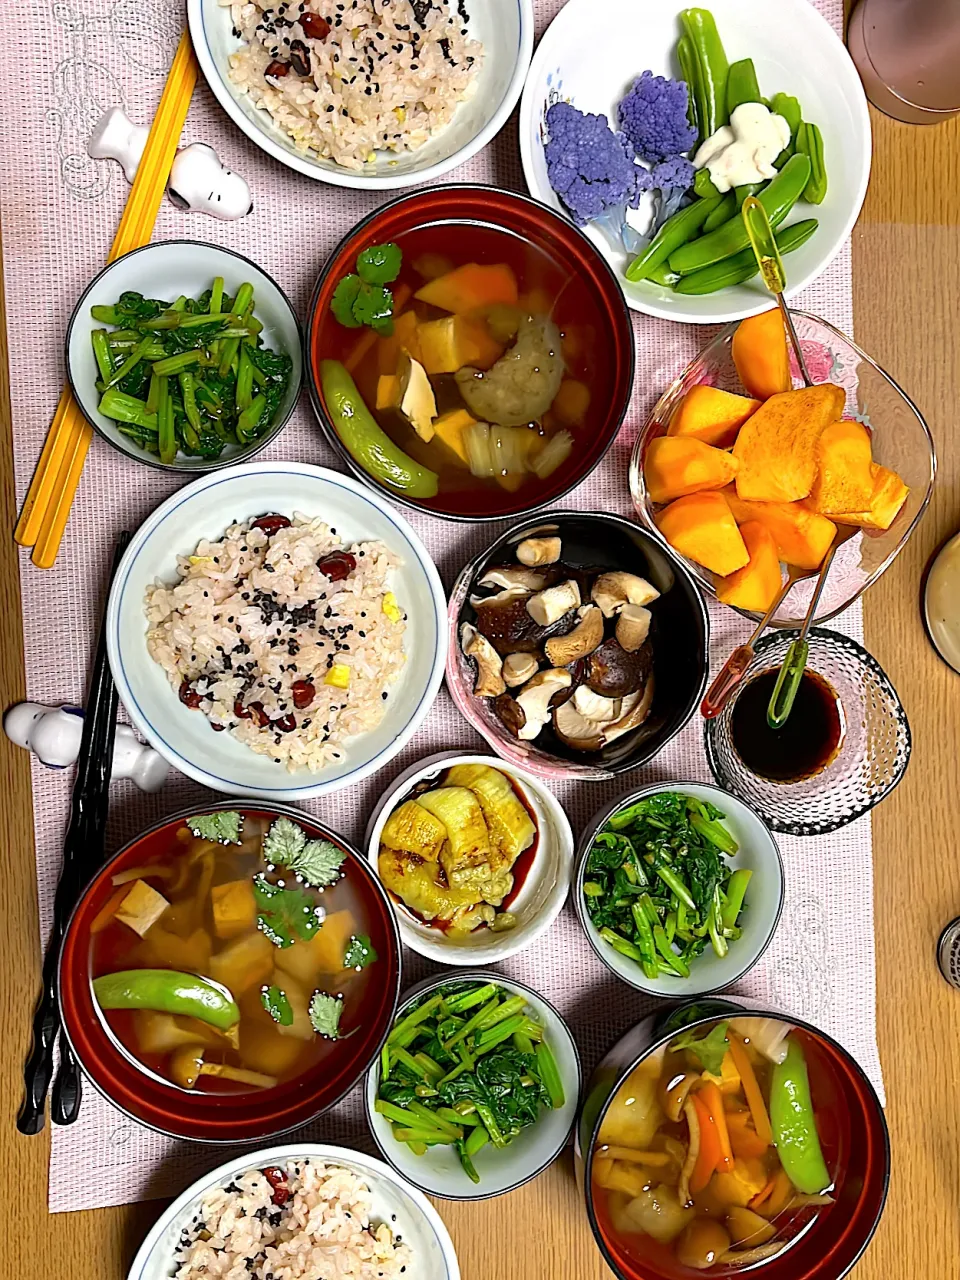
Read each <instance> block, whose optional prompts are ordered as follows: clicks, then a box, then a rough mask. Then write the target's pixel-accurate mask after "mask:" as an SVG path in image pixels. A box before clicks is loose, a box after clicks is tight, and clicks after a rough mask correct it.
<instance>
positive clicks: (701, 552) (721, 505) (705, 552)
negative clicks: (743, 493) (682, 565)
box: [657, 492, 750, 577]
mask: <svg viewBox="0 0 960 1280" xmlns="http://www.w3.org/2000/svg"><path fill="white" fill-rule="evenodd" d="M657 527H658V528H659V530H660V532H661V533H662V534H663V536H664V537H665V538H666V540H667V542H669V543H670V545H671V547H673V549H674V550H675V551H679V552H680V554H681V555H682V556H687V557H688V558H689V559H690V560H695V561H696V562H697V564H702V565H703V567H704V568H705V569H712V570H713V572H714V573H717V574H719V575H720V576H721V577H726V576H727V575H728V574H731V573H734V572H735V571H736V570H737V569H742V568H743V566H744V565H745V564H746V563H747V562H748V561H749V559H750V555H749V552H748V551H747V548H746V545H745V543H744V541H743V538H742V537H741V536H740V530H739V529H738V528H737V522H736V521H735V520H734V518H733V516H732V515H731V513H730V507H729V505H728V503H727V500H726V498H725V497H724V496H723V494H722V493H709V492H708V493H692V494H690V495H689V496H688V497H686V498H677V500H676V501H675V502H671V503H670V505H669V506H668V507H664V509H663V510H662V511H661V512H660V513H659V515H658V516H657Z"/></svg>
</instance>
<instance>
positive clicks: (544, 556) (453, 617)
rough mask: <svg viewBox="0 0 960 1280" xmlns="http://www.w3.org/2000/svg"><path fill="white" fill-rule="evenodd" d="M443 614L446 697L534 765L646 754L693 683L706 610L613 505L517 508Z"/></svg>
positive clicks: (689, 705)
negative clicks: (607, 509)
mask: <svg viewBox="0 0 960 1280" xmlns="http://www.w3.org/2000/svg"><path fill="white" fill-rule="evenodd" d="M448 618H449V625H450V650H449V655H448V659H447V685H448V687H449V689H450V692H451V694H452V696H453V699H454V701H455V702H456V704H457V707H458V708H459V710H460V711H461V713H462V714H463V715H464V716H465V718H466V719H467V720H468V721H469V722H470V724H472V725H473V727H474V728H475V729H477V730H478V732H480V733H481V734H482V735H483V736H484V737H485V738H486V740H487V741H488V742H489V743H490V745H491V746H492V747H493V749H494V750H495V751H496V752H497V754H498V755H499V756H500V757H501V758H502V759H504V760H509V761H512V762H514V763H519V764H523V765H525V766H526V767H527V768H529V769H532V770H533V771H534V772H536V773H539V774H540V775H541V776H547V777H550V776H553V777H558V778H559V777H582V778H609V777H613V776H614V775H616V774H619V773H623V772H625V771H626V770H627V769H633V768H636V767H637V766H639V765H642V764H645V763H646V762H647V761H648V760H650V759H652V758H653V757H654V756H655V755H656V754H657V753H658V752H659V751H660V750H662V748H663V747H664V746H665V745H666V744H667V742H669V741H670V739H671V738H673V737H674V736H675V735H676V734H677V733H679V731H680V730H681V729H682V728H683V726H684V725H685V724H686V723H687V721H688V720H689V719H690V717H691V715H692V714H693V712H694V711H695V709H696V706H697V704H698V702H699V700H700V698H701V696H702V694H703V689H704V685H705V683H706V674H707V651H708V644H707V642H708V634H709V622H708V620H707V613H706V609H705V607H704V604H703V601H702V599H701V597H700V594H699V592H698V590H697V587H696V584H695V582H694V580H693V577H692V576H691V574H690V573H689V572H688V571H687V569H686V568H685V567H684V566H682V565H680V564H679V563H678V562H677V561H676V560H675V559H674V558H673V557H672V556H671V555H670V553H669V552H667V551H665V550H664V548H663V546H662V544H661V543H659V542H658V541H656V540H655V539H654V538H652V537H651V536H650V535H649V534H648V533H646V532H645V531H644V530H643V529H641V528H640V527H639V526H638V525H636V524H633V523H631V522H630V521H628V520H624V519H622V518H621V517H620V516H615V515H608V514H606V513H604V512H575V511H553V512H548V513H545V514H541V515H538V516H535V517H531V518H530V519H528V520H526V521H524V522H523V523H521V524H520V525H519V526H517V527H515V528H514V529H512V530H511V531H510V532H509V533H507V534H505V535H504V536H503V537H502V538H500V539H499V540H498V541H497V542H495V543H494V544H493V545H492V546H491V547H489V548H488V549H487V550H486V551H484V552H482V553H481V554H480V555H479V556H478V557H476V558H475V559H474V560H473V561H471V563H470V564H468V565H467V566H466V567H465V568H464V569H463V571H462V572H461V574H460V577H459V578H458V580H457V583H456V585H455V586H454V589H453V593H452V595H451V598H450V607H449V611H448Z"/></svg>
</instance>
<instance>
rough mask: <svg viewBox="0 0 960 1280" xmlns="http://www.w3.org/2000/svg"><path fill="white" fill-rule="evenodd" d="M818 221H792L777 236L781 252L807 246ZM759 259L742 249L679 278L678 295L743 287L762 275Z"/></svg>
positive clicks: (749, 250)
mask: <svg viewBox="0 0 960 1280" xmlns="http://www.w3.org/2000/svg"><path fill="white" fill-rule="evenodd" d="M819 225H820V224H819V222H818V221H817V220H816V218H805V219H804V220H803V221H802V222H792V223H791V224H790V226H789V227H784V228H783V229H782V230H781V231H778V232H777V233H776V235H775V237H774V239H775V240H776V242H777V248H778V249H779V250H780V252H781V253H791V252H792V251H793V250H794V249H799V248H800V246H801V245H802V244H806V243H807V241H808V240H809V239H810V237H811V236H812V235H813V233H814V232H815V231H816V229H817V227H819ZM759 270H760V268H759V267H758V266H757V257H756V254H755V253H754V252H753V250H752V249H741V251H740V252H739V253H735V254H734V255H733V256H732V257H730V258H724V259H723V261H722V262H714V263H713V264H712V265H711V266H709V267H704V268H703V269H702V270H701V271H694V272H693V273H692V274H691V275H689V276H680V277H679V280H678V281H677V283H675V284H674V285H673V288H674V290H675V291H676V292H677V293H683V294H687V295H691V294H693V295H697V294H704V293H716V292H717V290H718V289H728V288H730V287H731V286H732V285H735V284H744V283H745V282H746V281H747V280H752V279H753V277H754V276H755V275H756V274H757V273H758V272H759Z"/></svg>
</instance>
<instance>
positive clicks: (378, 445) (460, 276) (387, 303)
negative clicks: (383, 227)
mask: <svg viewBox="0 0 960 1280" xmlns="http://www.w3.org/2000/svg"><path fill="white" fill-rule="evenodd" d="M385 277H386V279H385ZM331 309H332V312H333V314H332V316H328V317H327V318H326V320H325V322H324V324H323V328H322V331H321V336H320V339H319V349H318V351H317V355H318V356H319V357H320V365H321V383H322V388H323V394H324V401H325V404H326V407H327V411H328V413H329V415H330V418H331V420H332V422H333V424H334V427H335V429H336V430H337V432H338V434H339V436H340V438H341V440H342V441H343V443H344V444H345V445H346V447H347V448H348V450H349V452H350V453H351V454H352V455H353V457H354V458H355V460H356V461H358V462H359V463H360V465H361V466H363V467H364V468H365V469H366V470H367V471H369V472H370V473H371V474H373V475H375V476H376V477H377V478H378V479H380V480H382V481H384V482H385V483H387V484H389V485H391V486H392V487H394V488H396V489H397V490H398V491H399V492H401V493H403V494H405V495H406V496H408V497H411V498H414V499H418V500H421V501H423V502H424V503H425V505H426V506H427V507H429V506H430V505H431V501H432V500H433V499H435V498H437V495H438V494H439V495H440V499H439V501H441V502H442V503H443V505H444V506H445V507H450V506H452V507H453V508H454V509H455V510H456V511H457V512H458V513H462V514H465V515H469V514H473V513H480V514H484V515H489V514H494V513H496V511H497V510H498V509H503V510H508V509H515V508H516V500H517V497H518V496H520V497H522V499H523V503H524V505H525V506H535V505H537V504H538V503H540V502H542V501H544V500H545V498H546V497H547V496H549V495H550V494H553V493H557V492H559V491H560V490H561V489H562V488H563V487H564V486H565V484H566V483H568V482H569V481H571V480H572V479H573V478H574V476H575V475H576V474H577V473H578V472H579V471H580V469H581V468H582V467H583V465H584V463H585V462H586V461H587V460H588V458H591V459H595V458H596V456H597V449H598V447H602V443H601V442H600V440H599V437H600V434H601V428H602V427H603V425H604V411H605V408H606V406H605V404H604V399H603V393H604V391H605V390H609V388H610V386H611V384H612V381H613V363H612V357H611V354H610V352H609V350H608V347H607V344H606V343H605V342H604V340H603V335H604V333H605V332H606V328H605V323H604V320H603V317H602V316H601V314H600V312H599V309H598V305H597V301H596V299H595V297H594V295H593V293H592V292H591V291H590V289H588V287H587V286H586V284H585V283H584V281H583V280H582V279H581V278H579V277H578V275H577V274H576V273H575V272H572V271H569V270H567V269H566V268H564V267H562V266H561V265H560V263H559V262H557V261H556V260H554V259H553V258H552V257H551V256H550V255H549V254H548V253H546V252H545V251H544V250H543V249H542V248H540V247H538V246H536V245H534V244H531V243H530V242H528V241H527V240H525V239H523V238H521V237H520V236H517V235H515V234H513V233H511V232H508V231H505V230H503V229H499V228H495V227H491V226H484V225H479V224H475V223H457V222H450V223H439V224H433V225H431V226H426V227H419V228H416V229H414V230H412V231H408V232H405V233H404V234H402V235H400V236H398V237H397V241H396V244H393V243H391V244H387V245H375V246H372V247H371V248H370V249H367V250H364V252H362V253H361V254H360V255H359V257H358V259H357V272H356V273H350V274H348V275H346V276H344V277H343V278H342V279H341V281H340V283H339V285H338V288H337V290H336V293H335V294H334V296H333V300H332V303H331ZM358 401H359V402H360V403H359V405H358ZM358 408H359V412H358ZM370 415H372V419H373V420H375V421H373V420H371V419H370ZM362 422H366V430H364V429H363V428H362V425H361V424H362ZM371 428H372V430H371Z"/></svg>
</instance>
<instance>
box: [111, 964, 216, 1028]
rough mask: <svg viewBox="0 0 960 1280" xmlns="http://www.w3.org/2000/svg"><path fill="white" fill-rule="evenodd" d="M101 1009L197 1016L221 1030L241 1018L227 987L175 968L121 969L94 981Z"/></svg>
mask: <svg viewBox="0 0 960 1280" xmlns="http://www.w3.org/2000/svg"><path fill="white" fill-rule="evenodd" d="M93 994H94V995H95V996H96V998H97V1003H98V1004H99V1005H100V1008H101V1009H155V1010H157V1011H158V1012H159V1013H173V1014H180V1015H183V1016H184V1017H188V1018H199V1019H200V1021H201V1022H209V1023H210V1025H211V1026H213V1027H218V1028H219V1029H220V1030H221V1031H229V1030H230V1028H231V1027H233V1026H236V1024H237V1023H238V1022H239V1021H240V1010H239V1009H238V1008H237V1005H236V1002H235V1000H234V998H233V996H232V995H231V994H230V992H229V991H228V990H227V988H226V987H223V986H221V985H220V984H219V983H217V982H211V981H209V979H207V978H200V977H198V976H197V975H196V974H195V973H178V972H177V971H176V970H175V969H123V970H121V971H120V972H119V973H105V974H104V975H103V977H100V978H95V979H94V980H93Z"/></svg>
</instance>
